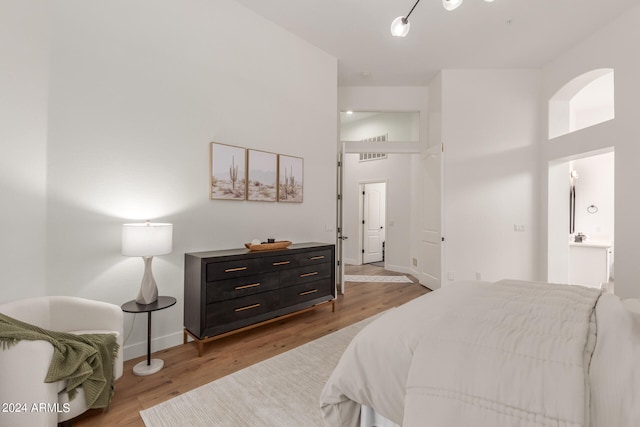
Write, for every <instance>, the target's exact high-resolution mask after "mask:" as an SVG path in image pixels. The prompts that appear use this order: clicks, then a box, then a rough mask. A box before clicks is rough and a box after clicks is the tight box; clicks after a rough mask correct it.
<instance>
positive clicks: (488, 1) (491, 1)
mask: <svg viewBox="0 0 640 427" xmlns="http://www.w3.org/2000/svg"><path fill="white" fill-rule="evenodd" d="M484 1H486V2H487V3H493V0H484Z"/></svg>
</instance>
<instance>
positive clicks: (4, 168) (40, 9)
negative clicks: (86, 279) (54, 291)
mask: <svg viewBox="0 0 640 427" xmlns="http://www.w3.org/2000/svg"><path fill="white" fill-rule="evenodd" d="M47 35H48V20H47V13H46V7H45V2H34V1H23V0H4V1H2V2H0V94H1V95H0V147H1V148H2V155H0V200H2V209H0V233H1V235H2V238H1V239H0V270H1V271H2V286H1V289H2V291H1V292H0V304H1V303H3V302H8V301H12V300H15V299H18V298H21V297H31V296H38V295H44V294H45V293H46V277H45V276H46V275H45V270H46V263H45V245H46V239H45V237H46V232H45V227H46V209H45V205H46V187H47V182H46V173H47V157H46V155H47V150H46V132H47V71H48V62H47V61H48V49H47V48H48V39H47Z"/></svg>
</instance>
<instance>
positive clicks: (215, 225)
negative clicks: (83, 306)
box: [13, 0, 338, 357]
mask: <svg viewBox="0 0 640 427" xmlns="http://www.w3.org/2000/svg"><path fill="white" fill-rule="evenodd" d="M50 8H51V15H50V19H51V38H50V50H49V52H48V53H50V57H51V59H50V61H51V62H50V64H49V66H50V73H49V75H48V78H49V86H50V91H49V107H48V108H49V109H48V124H49V128H48V146H47V149H48V153H47V154H48V156H47V159H48V165H49V166H48V176H47V186H48V194H47V209H48V211H47V220H48V227H47V279H48V284H47V293H49V294H68V295H79V296H83V297H88V298H94V299H98V300H104V301H109V302H112V303H115V304H122V303H124V302H125V301H127V300H130V299H133V298H135V296H136V293H137V289H138V287H139V283H140V280H141V278H142V271H143V263H142V260H141V259H138V258H126V257H123V256H122V255H120V233H121V224H122V223H123V222H130V221H136V220H145V219H151V220H159V221H166V222H171V223H173V224H174V247H173V253H172V254H171V255H167V256H161V257H156V259H155V260H154V275H155V278H156V281H157V282H158V287H159V292H160V294H161V295H172V296H175V297H177V298H178V304H177V305H176V306H175V307H172V308H170V309H167V310H163V311H161V312H158V313H155V314H154V319H153V325H154V331H153V335H154V340H155V343H154V347H153V350H154V351H155V350H156V349H158V348H164V347H168V346H171V345H176V344H179V343H180V342H181V339H182V334H181V330H182V325H183V321H182V316H183V313H182V308H183V304H182V299H183V271H184V270H183V262H184V261H183V260H184V253H185V252H193V251H201V250H213V249H223V248H236V247H242V246H243V244H244V243H245V242H249V241H251V239H253V238H260V239H266V238H267V237H275V238H278V239H288V240H292V241H294V242H302V241H320V242H328V243H334V242H335V231H334V230H335V212H336V205H335V188H336V178H335V176H336V173H335V159H336V141H337V137H338V130H337V123H338V120H337V111H336V110H337V109H336V105H337V89H336V81H337V71H336V70H337V61H336V59H335V58H333V57H330V56H329V55H327V54H326V53H324V52H322V51H320V50H319V49H317V48H315V47H312V46H311V45H309V44H307V43H306V42H303V41H301V40H300V39H298V38H297V37H295V36H293V35H291V34H290V33H288V32H286V31H284V30H283V29H281V28H280V27H277V26H275V25H274V24H272V23H270V22H268V21H266V20H264V19H263V18H261V17H259V16H257V15H256V14H254V13H253V12H250V11H248V10H247V9H245V8H244V7H242V6H240V5H239V4H237V3H236V2H234V1H232V0H220V1H216V2H202V1H196V0H194V1H189V2H179V3H178V2H173V1H166V0H165V1H157V0H153V1H152V0H144V1H138V2H133V3H131V2H127V1H124V0H120V1H111V2H95V1H94V2H86V1H80V0H70V1H65V2H56V3H53V4H51V6H50ZM231 16H232V17H233V19H232V20H230V19H229V17H231ZM237 28H242V31H236V30H237ZM16 31H17V30H16ZM231 34H233V36H231ZM13 39H14V40H16V39H18V38H17V37H13ZM210 141H217V142H222V143H226V144H232V145H238V146H242V147H247V148H255V149H262V150H266V151H271V152H276V153H283V154H289V155H293V156H299V157H303V158H304V160H305V163H304V168H305V170H304V171H305V175H304V191H305V194H304V203H302V204H284V203H282V204H278V203H264V202H238V201H219V200H216V201H211V200H209V199H208V185H209V179H208V174H209V159H208V155H209V142H210ZM38 148H39V149H43V147H42V144H41V145H40V146H39V147H38ZM39 155H41V154H39ZM41 215H42V214H41ZM25 294H26V292H25ZM16 296H20V295H16ZM145 319H146V317H144V316H143V318H142V317H141V318H140V320H139V321H137V322H136V324H135V325H134V327H133V334H132V336H131V338H130V339H129V341H128V342H127V344H126V349H125V350H126V354H125V356H126V357H132V356H135V355H140V354H144V353H145V351H146V348H145V341H146V325H145V323H146V322H145ZM125 322H126V323H125V330H127V331H128V330H129V329H130V328H131V327H132V324H131V322H132V315H127V316H126V318H125Z"/></svg>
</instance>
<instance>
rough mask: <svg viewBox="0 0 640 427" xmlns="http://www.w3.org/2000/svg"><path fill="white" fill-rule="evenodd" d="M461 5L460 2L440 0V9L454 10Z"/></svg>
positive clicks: (458, 0) (456, 0) (459, 0)
mask: <svg viewBox="0 0 640 427" xmlns="http://www.w3.org/2000/svg"><path fill="white" fill-rule="evenodd" d="M461 4H462V0H442V7H444V8H445V9H447V10H453V9H456V8H457V7H458V6H460V5H461Z"/></svg>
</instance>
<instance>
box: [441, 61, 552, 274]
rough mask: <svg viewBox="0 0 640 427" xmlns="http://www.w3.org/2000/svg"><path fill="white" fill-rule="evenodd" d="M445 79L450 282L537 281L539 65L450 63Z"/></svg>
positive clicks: (446, 226) (443, 134)
mask: <svg viewBox="0 0 640 427" xmlns="http://www.w3.org/2000/svg"><path fill="white" fill-rule="evenodd" d="M441 85H442V95H441V96H442V123H441V124H442V129H441V137H442V141H443V142H444V166H443V167H444V187H443V189H444V219H443V222H444V233H443V235H444V237H445V243H444V247H445V248H444V253H445V261H444V262H445V271H446V273H445V274H446V275H445V277H444V278H443V284H444V285H446V283H447V282H450V281H452V280H475V279H476V278H478V277H479V278H481V279H482V280H489V281H493V280H500V279H505V278H510V279H522V280H535V279H537V271H536V265H537V258H536V257H537V244H538V239H537V235H538V231H539V227H538V221H537V215H538V209H537V204H538V197H539V187H538V168H537V165H538V163H537V162H538V139H539V138H538V126H539V93H540V72H539V71H538V70H443V71H442V73H441ZM516 226H518V227H520V226H522V227H523V231H516V230H515V227H516ZM477 273H479V276H477V275H476V274H477Z"/></svg>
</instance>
